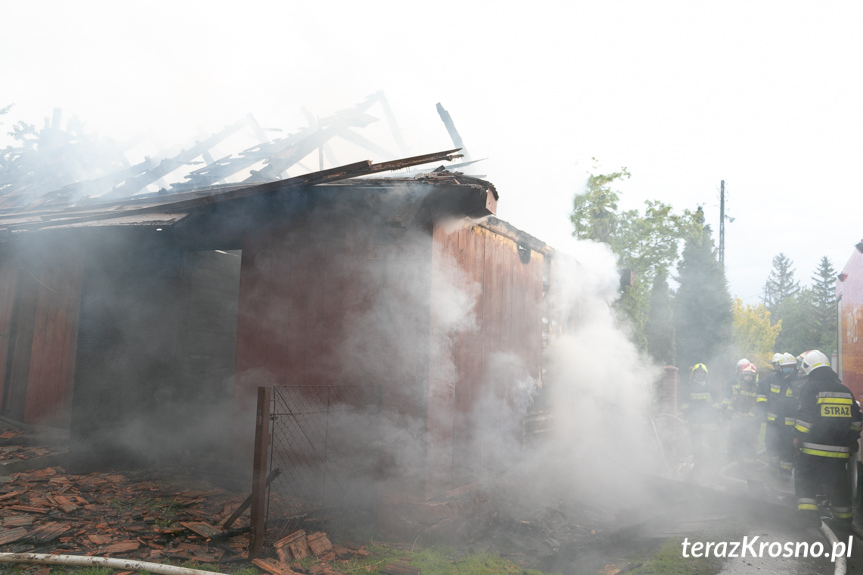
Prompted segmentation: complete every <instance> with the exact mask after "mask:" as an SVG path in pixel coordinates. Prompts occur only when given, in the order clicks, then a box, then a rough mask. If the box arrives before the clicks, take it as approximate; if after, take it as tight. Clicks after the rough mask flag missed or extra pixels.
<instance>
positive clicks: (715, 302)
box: [674, 226, 733, 370]
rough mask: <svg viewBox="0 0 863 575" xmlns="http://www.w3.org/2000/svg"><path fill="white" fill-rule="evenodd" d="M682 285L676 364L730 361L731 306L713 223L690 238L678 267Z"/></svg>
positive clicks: (676, 305)
mask: <svg viewBox="0 0 863 575" xmlns="http://www.w3.org/2000/svg"><path fill="white" fill-rule="evenodd" d="M678 272H679V282H680V288H679V289H678V290H677V295H676V297H675V302H674V326H675V333H676V350H677V352H676V359H677V365H678V367H680V368H681V369H683V370H687V369H688V368H689V367H690V366H692V365H693V364H695V363H707V364H708V367H710V363H711V362H712V363H718V364H723V363H728V362H729V361H731V366H732V368H733V359H732V358H729V357H727V355H728V349H729V348H728V346H729V344H730V343H731V340H732V324H733V315H732V306H733V302H732V300H731V296H730V295H729V293H728V283H727V281H726V279H725V270H723V269H722V266H720V265H719V262H718V261H717V259H716V253H715V249H714V247H713V240H712V238H711V234H710V226H705V228H704V230H703V232H702V234H701V235H700V236H695V237H692V238H691V239H689V240H687V242H686V247H685V248H684V250H683V258H682V259H681V261H680V264H679V266H678Z"/></svg>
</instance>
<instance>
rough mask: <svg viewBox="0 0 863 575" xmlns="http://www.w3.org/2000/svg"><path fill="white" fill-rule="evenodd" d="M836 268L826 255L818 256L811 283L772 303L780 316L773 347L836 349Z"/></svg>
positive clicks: (794, 351) (790, 349)
mask: <svg viewBox="0 0 863 575" xmlns="http://www.w3.org/2000/svg"><path fill="white" fill-rule="evenodd" d="M835 282H836V271H835V270H834V269H833V265H832V264H831V263H830V260H829V259H828V258H826V257H823V258H821V261H820V263H819V265H818V268H817V269H816V270H815V274H814V275H813V276H812V285H811V287H807V288H802V289H800V290H798V291H797V293H795V294H793V295H790V296H786V297H785V298H784V299H783V300H782V301H781V302H780V303H779V304H778V305H777V306H776V316H778V317H779V318H781V320H782V331H781V332H780V334H779V337H778V338H777V340H776V347H777V349H776V351H789V352H792V353H794V354H795V355H796V354H797V353H800V352H801V351H805V350H807V349H820V350H821V351H823V352H824V353H826V354H828V355H829V354H830V353H831V352H832V351H833V350H834V349H836V338H837V333H836V332H837V325H836V322H837V318H836V316H837V313H836V292H835V289H836V288H835Z"/></svg>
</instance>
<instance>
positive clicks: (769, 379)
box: [759, 353, 786, 472]
mask: <svg viewBox="0 0 863 575" xmlns="http://www.w3.org/2000/svg"><path fill="white" fill-rule="evenodd" d="M781 360H782V354H781V353H774V354H773V359H772V360H771V361H770V365H771V367H773V371H772V372H771V373H769V374H768V375H767V376H766V377H764V380H763V382H762V384H761V389H760V391H759V394H761V395H764V396H765V399H764V403H763V405H764V421H765V422H766V424H767V426H766V427H767V428H766V429H765V432H764V443H765V448H766V449H767V461H768V463H769V465H770V468H771V469H772V470H773V471H777V472H778V471H779V470H780V459H781V458H780V455H779V452H780V437H781V432H782V428H783V427H784V425H785V420H784V419H782V418H781V416H780V415H779V411H780V410H781V405H782V402H783V397H784V396H785V391H786V382H785V381H784V380H783V379H782V378H781V377H779V362H780V361H781Z"/></svg>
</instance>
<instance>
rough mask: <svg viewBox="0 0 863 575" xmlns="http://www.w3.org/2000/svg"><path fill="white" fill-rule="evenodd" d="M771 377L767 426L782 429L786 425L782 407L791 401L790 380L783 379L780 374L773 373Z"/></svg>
mask: <svg viewBox="0 0 863 575" xmlns="http://www.w3.org/2000/svg"><path fill="white" fill-rule="evenodd" d="M770 375H771V376H772V377H770V383H769V387H768V388H767V403H766V406H765V411H766V416H767V417H766V419H767V425H775V426H777V427H779V428H782V427H784V425H785V417H784V416H783V414H782V407H783V405H785V403H786V402H787V401H788V400H789V399H790V396H789V395H788V380H787V379H785V378H783V377H782V375H781V374H780V373H771V374H770ZM765 379H766V378H765ZM795 407H796V405H795Z"/></svg>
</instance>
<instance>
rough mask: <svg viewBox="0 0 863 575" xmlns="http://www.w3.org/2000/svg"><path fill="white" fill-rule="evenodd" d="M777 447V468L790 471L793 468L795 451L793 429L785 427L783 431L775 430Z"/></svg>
mask: <svg viewBox="0 0 863 575" xmlns="http://www.w3.org/2000/svg"><path fill="white" fill-rule="evenodd" d="M777 432H778V433H777V435H778V439H777V446H778V452H779V468H780V469H783V470H785V471H791V468H792V467H794V456H795V455H796V453H797V450H796V449H795V448H794V428H793V427H792V426H790V425H786V426H785V428H784V429H777Z"/></svg>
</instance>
